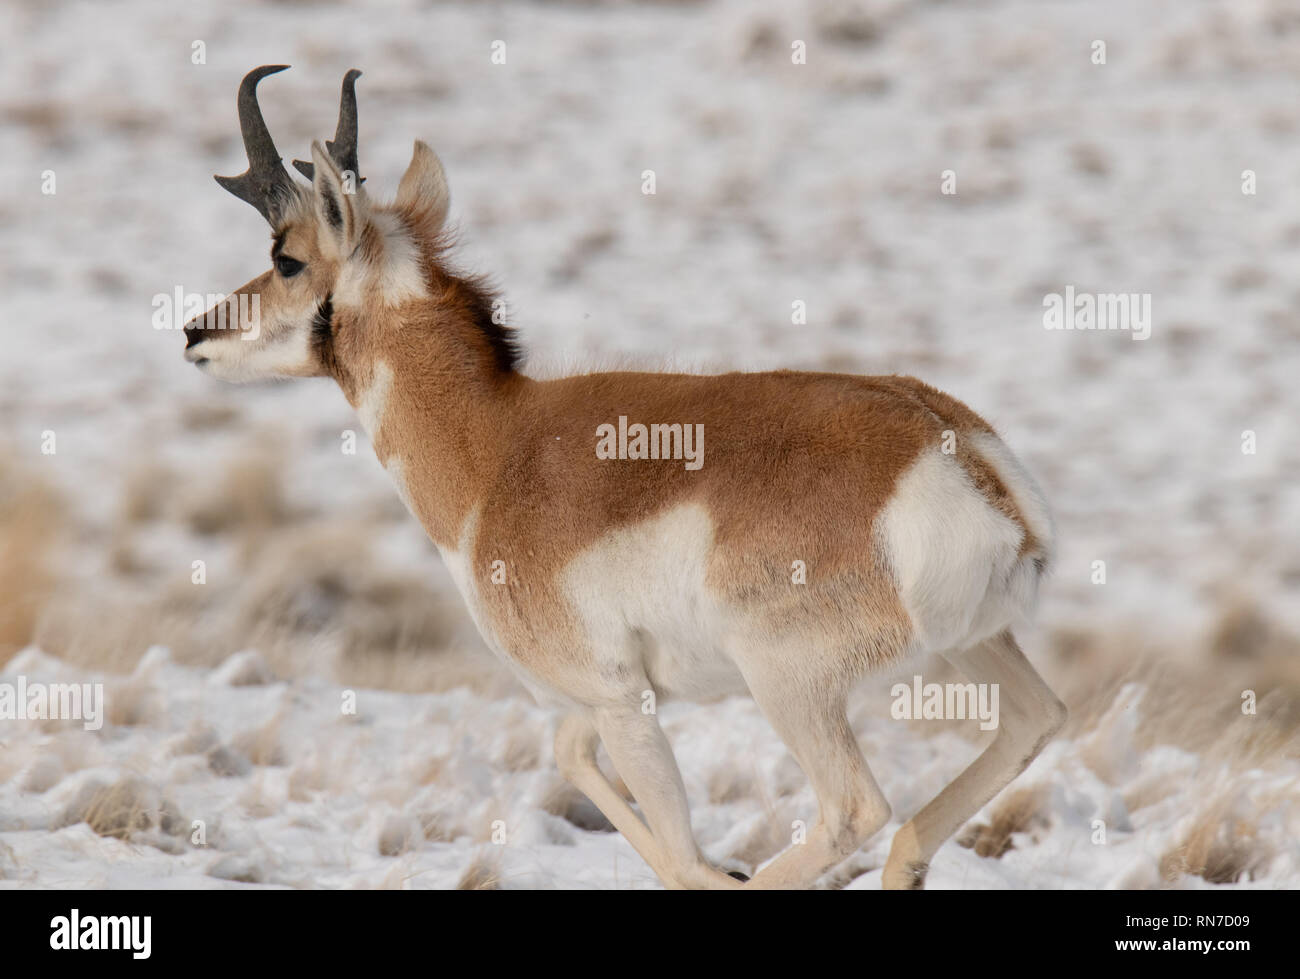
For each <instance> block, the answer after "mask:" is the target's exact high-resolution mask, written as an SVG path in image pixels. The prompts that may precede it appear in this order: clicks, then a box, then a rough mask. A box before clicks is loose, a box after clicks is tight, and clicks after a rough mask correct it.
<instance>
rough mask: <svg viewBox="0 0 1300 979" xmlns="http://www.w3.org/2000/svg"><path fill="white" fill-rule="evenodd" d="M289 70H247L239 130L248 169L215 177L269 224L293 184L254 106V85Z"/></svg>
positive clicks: (269, 67)
mask: <svg viewBox="0 0 1300 979" xmlns="http://www.w3.org/2000/svg"><path fill="white" fill-rule="evenodd" d="M288 67H289V66H288V65H262V66H261V67H260V68H254V69H253V70H252V71H250V72H249V73H248V74H247V75H245V76H244V78H243V81H241V82H240V83H239V97H238V100H237V104H238V107H239V131H240V135H241V136H242V137H243V140H244V152H245V154H246V155H247V156H248V169H247V170H245V171H244V172H243V173H241V174H239V175H238V176H236V177H221V176H218V177H217V178H216V181H217V183H218V184H220V185H221V186H222V187H223V188H225V189H226V190H228V191H230V193H232V194H234V195H235V196H236V197H238V198H239V199H240V200H242V201H246V202H248V203H249V204H252V205H253V207H255V208H257V210H258V212H259V213H260V214H261V215H262V217H264V218H266V220H267V222H268V223H270V224H272V225H274V224H275V223H276V219H277V218H278V216H279V213H280V211H281V209H282V208H283V206H284V204H285V202H286V201H287V200H288V199H289V198H290V197H291V196H292V195H293V193H294V187H295V185H294V182H293V178H292V177H291V176H289V171H288V170H286V169H285V168H284V164H283V163H282V162H281V160H280V153H279V151H278V150H277V149H276V148H275V141H274V140H273V139H272V138H271V132H270V130H269V129H267V127H266V120H265V119H263V118H262V109H261V107H260V106H259V105H258V103H257V83H258V82H260V81H261V80H262V79H263V78H265V77H266V76H267V75H274V74H275V73H277V72H281V71H284V70H285V69H286V68H288Z"/></svg>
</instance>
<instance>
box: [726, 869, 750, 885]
mask: <svg viewBox="0 0 1300 979" xmlns="http://www.w3.org/2000/svg"><path fill="white" fill-rule="evenodd" d="M727 876H728V877H734V878H735V879H736V880H738V881H740V882H741V883H742V884H746V883H748V882H749V876H748V875H747V874H742V873H741V872H740V871H739V870H728V871H727Z"/></svg>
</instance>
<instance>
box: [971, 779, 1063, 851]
mask: <svg viewBox="0 0 1300 979" xmlns="http://www.w3.org/2000/svg"><path fill="white" fill-rule="evenodd" d="M1045 802H1046V798H1045V793H1044V791H1043V790H1042V788H1041V787H1040V786H1026V787H1024V788H1014V787H1013V788H1012V789H1011V790H1010V791H1008V792H1005V793H1003V794H1002V796H1001V797H999V799H998V802H997V805H995V806H994V807H993V811H992V812H991V813H990V816H989V821H988V822H987V823H969V824H967V826H966V828H965V829H964V830H963V831H962V832H961V834H960V835H959V836H958V837H957V843H958V844H959V845H961V846H964V847H966V848H967V849H968V850H974V851H975V852H976V853H977V854H978V855H979V856H981V857H993V858H995V859H996V858H998V857H1001V856H1002V855H1003V854H1004V853H1006V852H1007V851H1008V850H1012V849H1015V845H1014V843H1013V842H1012V837H1014V836H1015V835H1016V834H1017V833H1027V832H1030V831H1031V830H1033V829H1034V828H1036V827H1040V826H1046V825H1047V819H1046V817H1045V815H1044V814H1043V806H1044V803H1045Z"/></svg>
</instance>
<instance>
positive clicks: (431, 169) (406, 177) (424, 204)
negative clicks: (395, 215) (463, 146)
mask: <svg viewBox="0 0 1300 979" xmlns="http://www.w3.org/2000/svg"><path fill="white" fill-rule="evenodd" d="M397 206H398V207H402V208H407V209H409V210H410V211H411V212H413V213H414V214H415V216H416V218H417V219H418V220H419V222H420V223H421V225H422V226H423V230H424V231H425V232H426V233H427V234H430V235H435V234H437V233H438V232H439V231H441V230H442V225H443V222H445V221H446V220H447V208H448V207H450V206H451V191H450V190H448V189H447V175H446V174H445V173H444V172H443V169H442V161H441V160H439V159H438V154H437V153H435V152H433V150H431V149H429V145H428V144H427V143H422V142H420V140H418V139H417V140H416V141H415V149H414V151H413V152H412V153H411V164H410V166H408V167H407V168H406V173H404V174H403V175H402V182H401V183H400V184H398V185H397Z"/></svg>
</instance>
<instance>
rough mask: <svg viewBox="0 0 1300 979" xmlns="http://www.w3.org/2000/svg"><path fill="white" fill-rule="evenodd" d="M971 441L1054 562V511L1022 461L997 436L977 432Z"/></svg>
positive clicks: (1045, 556)
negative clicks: (996, 475)
mask: <svg viewBox="0 0 1300 979" xmlns="http://www.w3.org/2000/svg"><path fill="white" fill-rule="evenodd" d="M967 439H968V441H969V442H970V444H971V446H972V447H974V449H975V451H976V452H977V453H979V455H980V456H981V457H982V458H983V459H984V461H985V462H987V463H988V464H989V465H990V466H992V467H993V471H994V472H996V473H997V474H998V479H1000V480H1002V485H1003V486H1005V487H1006V489H1007V492H1008V493H1010V494H1011V498H1012V499H1013V500H1015V501H1016V508H1017V509H1018V510H1019V511H1020V516H1021V518H1022V519H1023V520H1024V521H1025V523H1026V524H1027V525H1028V526H1029V530H1030V532H1032V533H1033V535H1034V538H1035V539H1036V540H1037V541H1038V543H1039V545H1040V546H1041V547H1042V550H1043V555H1042V556H1043V557H1044V558H1046V559H1047V560H1048V561H1050V560H1051V558H1052V553H1053V550H1054V547H1055V542H1056V528H1055V526H1054V525H1053V522H1052V511H1051V510H1050V509H1049V508H1048V506H1047V498H1046V497H1045V496H1043V491H1042V490H1041V489H1039V488H1038V484H1037V483H1036V482H1034V477H1033V476H1031V475H1029V472H1028V470H1026V469H1025V467H1024V466H1022V465H1021V464H1020V460H1019V459H1017V458H1016V457H1015V456H1014V455H1012V454H1011V450H1010V449H1008V448H1007V445H1006V443H1005V442H1003V441H1002V440H1001V439H1000V438H998V437H997V436H996V435H993V434H992V433H990V432H977V433H975V434H974V435H969V436H967Z"/></svg>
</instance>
